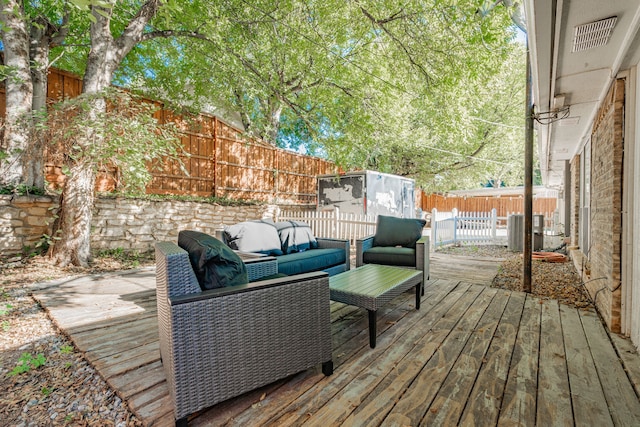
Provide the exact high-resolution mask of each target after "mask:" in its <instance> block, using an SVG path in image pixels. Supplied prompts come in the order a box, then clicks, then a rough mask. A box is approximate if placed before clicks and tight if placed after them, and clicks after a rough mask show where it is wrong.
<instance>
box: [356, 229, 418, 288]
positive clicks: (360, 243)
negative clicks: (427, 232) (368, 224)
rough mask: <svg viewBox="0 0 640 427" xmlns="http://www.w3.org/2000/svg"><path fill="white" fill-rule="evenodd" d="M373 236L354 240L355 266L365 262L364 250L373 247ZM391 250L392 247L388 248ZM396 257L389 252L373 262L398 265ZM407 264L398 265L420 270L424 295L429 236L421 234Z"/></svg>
mask: <svg viewBox="0 0 640 427" xmlns="http://www.w3.org/2000/svg"><path fill="white" fill-rule="evenodd" d="M373 238H374V236H367V237H365V238H363V239H359V240H357V241H356V267H360V266H362V265H364V264H366V263H367V260H366V256H365V252H366V251H367V250H369V249H371V248H373ZM390 250H393V248H390ZM396 259H397V258H396V257H395V256H394V255H393V254H390V255H389V256H388V257H387V258H386V259H382V260H381V259H379V258H378V259H377V260H376V261H375V264H383V265H398V264H397V263H396ZM411 264H412V265H408V264H405V263H403V264H402V265H398V266H400V267H408V268H415V269H416V270H421V271H422V294H423V295H424V285H425V283H426V281H427V280H429V237H428V236H423V237H422V238H420V239H419V240H418V241H417V242H416V248H415V259H414V261H413V262H412V263H411Z"/></svg>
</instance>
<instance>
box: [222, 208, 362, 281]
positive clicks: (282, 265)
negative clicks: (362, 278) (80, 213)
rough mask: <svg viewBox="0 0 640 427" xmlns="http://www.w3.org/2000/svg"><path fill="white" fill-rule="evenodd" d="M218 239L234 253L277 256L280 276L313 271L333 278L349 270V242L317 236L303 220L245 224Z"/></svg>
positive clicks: (223, 232)
mask: <svg viewBox="0 0 640 427" xmlns="http://www.w3.org/2000/svg"><path fill="white" fill-rule="evenodd" d="M216 237H217V238H218V239H220V240H222V241H223V242H225V243H226V244H227V245H229V246H230V247H231V248H232V249H234V250H239V251H244V252H259V253H263V254H268V255H271V256H274V257H275V258H276V259H277V260H278V273H282V274H286V275H289V276H292V275H294V274H302V273H309V272H312V271H324V272H326V273H329V275H330V276H333V275H334V274H338V273H342V272H344V271H347V270H349V268H350V260H349V255H350V246H349V240H343V239H329V238H320V237H315V236H313V234H312V232H311V228H310V227H309V226H308V224H306V223H304V222H301V221H282V222H278V223H274V222H272V221H270V220H264V219H263V220H254V221H245V222H241V223H238V224H234V225H232V226H228V227H226V228H225V229H224V231H218V232H217V233H216ZM309 240H312V241H313V244H312V245H309V244H308V242H309ZM300 242H302V244H300Z"/></svg>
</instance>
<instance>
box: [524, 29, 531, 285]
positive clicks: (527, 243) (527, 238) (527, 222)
mask: <svg viewBox="0 0 640 427" xmlns="http://www.w3.org/2000/svg"><path fill="white" fill-rule="evenodd" d="M526 91H527V94H526V108H525V137H524V144H525V147H524V248H523V254H522V255H523V271H522V290H523V291H524V292H527V293H531V251H532V249H533V244H532V243H533V242H532V240H533V239H532V234H533V96H532V93H531V92H532V84H531V55H530V52H529V37H527V89H526Z"/></svg>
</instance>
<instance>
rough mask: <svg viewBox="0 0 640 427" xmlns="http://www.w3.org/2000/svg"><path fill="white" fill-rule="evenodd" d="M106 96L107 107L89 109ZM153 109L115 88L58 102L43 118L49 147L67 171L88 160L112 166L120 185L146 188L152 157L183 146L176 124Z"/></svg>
mask: <svg viewBox="0 0 640 427" xmlns="http://www.w3.org/2000/svg"><path fill="white" fill-rule="evenodd" d="M105 101H106V103H107V105H108V108H107V109H105V110H100V111H98V112H96V110H94V109H92V106H93V104H94V103H95V102H102V103H104V102H105ZM156 110H157V106H155V105H153V104H151V103H149V102H146V101H144V100H142V99H139V98H137V97H134V96H131V95H130V94H129V93H127V92H124V91H121V90H117V89H113V88H112V89H109V90H107V91H105V92H103V93H100V94H98V95H82V96H80V97H77V98H74V99H69V100H66V101H64V102H61V103H59V104H56V106H55V108H53V109H52V111H51V113H50V115H49V118H48V122H47V130H48V134H49V136H50V138H51V139H50V141H51V144H52V146H51V148H50V150H51V153H52V155H54V156H55V157H56V158H57V160H58V161H59V162H60V164H62V165H64V166H63V168H62V171H63V172H64V173H65V174H69V173H70V171H71V170H72V169H73V165H74V164H78V163H81V162H89V163H90V164H92V165H93V166H92V167H93V168H94V169H95V171H96V172H98V171H107V170H110V169H111V168H114V167H115V169H116V171H117V177H118V178H119V180H120V182H119V184H120V189H121V190H122V191H126V192H133V193H144V188H145V186H146V184H147V183H148V182H149V181H150V180H151V173H150V171H149V166H150V165H151V162H153V161H154V160H156V159H159V158H165V157H166V158H174V159H177V158H178V156H179V154H181V152H182V148H181V146H180V144H179V139H178V130H177V129H176V127H175V125H174V124H172V123H169V124H159V123H158V122H157V120H156V119H155V118H154V116H153V114H154V112H155V111H156ZM53 239H55V237H54V238H53Z"/></svg>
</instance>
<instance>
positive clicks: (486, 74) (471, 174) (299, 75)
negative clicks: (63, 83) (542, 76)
mask: <svg viewBox="0 0 640 427" xmlns="http://www.w3.org/2000/svg"><path fill="white" fill-rule="evenodd" d="M80 3H81V4H80V6H82V3H87V1H86V0H83V1H82V2H80ZM130 9H131V7H130V5H128V4H121V3H117V4H116V5H115V6H114V8H113V10H112V11H111V12H112V14H111V17H112V19H111V24H112V32H113V34H114V35H116V36H117V35H118V34H121V33H122V31H123V29H124V28H125V26H126V24H127V23H128V22H129V20H130V17H131V10H130ZM513 12H514V11H513V9H512V8H511V7H505V6H504V4H501V3H500V2H478V1H477V0H457V1H447V2H442V1H439V0H427V1H425V0H408V1H405V2H402V4H399V3H398V2H395V1H391V0H375V1H374V0H361V1H358V2H344V1H342V0H327V1H324V2H302V1H298V0H286V1H280V2H275V3H274V2H273V1H272V0H255V1H252V2H246V1H236V0H231V1H226V2H217V3H214V4H212V3H211V2H206V1H202V0H195V1H192V2H188V3H184V2H177V1H169V2H166V4H165V5H164V6H163V7H162V8H161V9H160V11H159V13H158V15H157V16H156V17H155V18H154V20H153V22H152V23H151V25H149V28H148V31H158V34H161V33H160V32H161V31H163V30H166V31H167V33H166V34H169V33H170V34H174V35H176V34H178V36H177V37H156V38H150V39H148V40H146V41H145V42H143V43H139V44H137V45H136V47H135V48H134V49H133V50H132V51H131V53H130V54H129V55H127V56H126V57H125V59H124V60H123V62H122V64H121V66H120V67H119V68H118V70H117V71H116V75H115V82H116V83H117V84H120V85H123V86H126V87H128V88H131V89H133V90H134V91H139V92H141V93H144V94H145V95H149V96H153V97H156V98H158V99H165V100H168V101H169V102H171V103H173V104H177V105H183V106H189V107H192V108H193V109H195V110H206V111H210V112H212V113H215V114H218V115H220V116H222V117H223V118H226V119H227V120H229V121H232V122H234V123H237V124H241V125H242V126H244V127H245V129H246V130H247V131H248V132H249V133H250V134H252V135H255V136H259V137H262V138H264V139H266V140H268V141H271V142H274V143H276V144H277V145H279V146H281V147H285V148H289V149H294V150H299V151H302V152H306V153H310V154H315V155H321V156H326V157H327V158H329V159H330V160H333V161H335V162H337V163H338V164H339V165H340V166H342V167H343V168H345V169H352V168H356V167H357V168H368V169H376V170H380V171H384V172H391V173H396V174H400V175H404V176H409V177H412V178H415V179H416V180H417V183H418V185H419V186H421V187H423V188H424V189H426V190H431V191H446V190H451V189H459V188H469V187H477V186H479V185H480V183H483V182H486V181H488V180H499V181H503V182H505V183H507V184H509V185H514V184H520V183H521V180H522V169H523V168H522V165H521V164H522V162H521V161H520V158H521V157H522V156H521V155H520V153H521V151H522V142H521V141H522V135H523V134H524V130H523V129H522V122H523V115H524V107H523V106H522V105H523V103H524V52H523V49H522V48H521V47H520V46H519V45H518V44H517V43H516V42H514V41H513V39H514V28H513V25H512V21H511V16H512V14H513ZM88 25H89V21H88V19H87V18H86V16H82V15H81V14H76V15H75V16H74V17H73V25H72V27H73V28H79V29H80V30H78V31H74V33H73V34H74V35H73V38H72V39H73V40H74V41H75V42H74V43H67V44H66V45H65V46H63V47H57V48H54V50H53V51H52V56H53V57H55V58H60V59H59V60H58V63H57V64H58V65H59V66H62V67H63V68H65V69H68V70H71V71H74V72H78V73H82V72H84V69H85V62H86V57H87V54H88V47H87V46H89V43H88V39H87V37H88V36H87V34H88V31H87V29H88ZM193 35H197V37H192V36H193ZM69 40H71V38H70V39H69ZM62 49H64V55H61V54H62ZM108 127H109V126H106V127H105V128H108ZM115 134H118V133H117V132H115ZM118 135H120V138H116V140H117V139H119V141H114V144H116V145H118V146H120V147H122V145H123V144H127V143H128V141H127V137H126V134H118ZM98 145H100V146H102V144H98ZM107 145H108V144H107ZM69 148H71V150H70V151H69V153H70V155H71V157H73V158H78V155H79V154H82V155H83V156H84V155H86V154H87V153H86V148H87V147H83V148H82V150H79V149H74V147H73V145H71V146H70V147H69ZM80 151H82V153H80ZM106 151H108V150H106ZM133 151H134V152H136V149H133ZM112 152H113V150H112ZM94 154H95V153H91V156H89V157H94ZM136 156H137V157H139V153H138V154H137V155H134V157H136ZM95 157H96V158H101V159H109V158H110V157H114V156H112V155H109V154H107V153H106V152H105V153H103V155H98V156H95ZM105 163H106V162H104V161H102V160H101V161H100V162H98V164H105ZM147 163H148V162H147ZM135 169H136V170H137V171H138V172H132V173H130V176H128V177H127V178H126V179H125V177H124V176H123V177H122V181H123V182H124V183H125V184H126V185H127V186H128V189H127V190H125V191H134V189H137V190H136V191H138V190H139V189H140V188H141V187H140V183H141V182H143V181H144V180H145V179H147V178H148V176H144V171H143V169H138V168H135ZM120 170H121V171H125V172H126V170H127V169H126V168H124V169H123V168H121V169H120Z"/></svg>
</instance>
